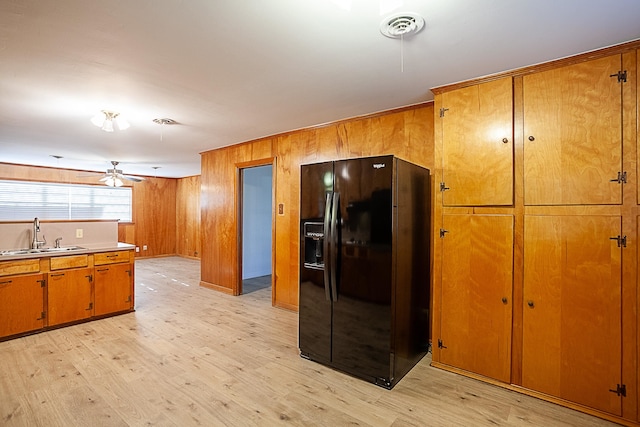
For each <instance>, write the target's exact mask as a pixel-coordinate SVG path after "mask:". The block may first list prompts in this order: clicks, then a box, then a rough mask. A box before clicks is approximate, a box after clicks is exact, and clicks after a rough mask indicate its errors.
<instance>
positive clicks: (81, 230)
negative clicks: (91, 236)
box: [76, 228, 84, 239]
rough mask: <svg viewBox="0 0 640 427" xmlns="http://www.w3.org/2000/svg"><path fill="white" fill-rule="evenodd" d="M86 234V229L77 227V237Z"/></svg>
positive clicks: (79, 237) (80, 237)
mask: <svg viewBox="0 0 640 427" xmlns="http://www.w3.org/2000/svg"><path fill="white" fill-rule="evenodd" d="M83 236H84V230H83V229H82V228H76V239H82V237H83Z"/></svg>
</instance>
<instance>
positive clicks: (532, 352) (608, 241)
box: [522, 215, 623, 415]
mask: <svg viewBox="0 0 640 427" xmlns="http://www.w3.org/2000/svg"><path fill="white" fill-rule="evenodd" d="M621 226H622V224H621V218H620V217H619V216H613V215H611V216H609V215H577V216H574V215H570V216H553V215H548V216H547V215H527V216H526V217H525V220H524V301H525V307H524V312H523V322H522V323H523V326H524V329H523V346H522V385H523V386H524V387H526V388H530V389H532V390H537V391H541V392H543V393H547V394H550V395H552V396H558V397H561V398H563V399H567V400H569V401H572V402H577V403H580V404H584V405H586V406H589V407H592V408H596V409H600V410H602V411H605V412H608V413H611V414H615V415H622V412H621V411H622V400H621V398H620V396H618V395H617V393H613V392H611V391H610V390H615V389H616V386H617V385H618V384H622V383H623V381H622V377H621V372H622V325H621V323H620V314H621V312H622V305H621V302H622V301H621V298H622V282H621V277H622V249H623V248H622V246H621V244H619V242H618V240H617V236H620V235H621ZM612 237H614V238H613V239H612Z"/></svg>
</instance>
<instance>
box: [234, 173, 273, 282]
mask: <svg viewBox="0 0 640 427" xmlns="http://www.w3.org/2000/svg"><path fill="white" fill-rule="evenodd" d="M240 182H241V195H242V198H241V208H240V216H241V218H240V226H241V231H240V234H241V236H242V239H241V242H242V243H241V245H242V250H241V252H240V256H241V259H240V268H241V272H240V273H241V278H242V280H241V285H240V292H239V293H240V294H248V293H251V292H257V291H261V290H263V289H267V288H269V289H270V288H271V282H272V277H271V276H272V248H273V246H272V224H273V218H272V215H273V200H272V194H273V190H272V188H273V165H271V164H268V165H261V166H253V167H247V168H242V169H240Z"/></svg>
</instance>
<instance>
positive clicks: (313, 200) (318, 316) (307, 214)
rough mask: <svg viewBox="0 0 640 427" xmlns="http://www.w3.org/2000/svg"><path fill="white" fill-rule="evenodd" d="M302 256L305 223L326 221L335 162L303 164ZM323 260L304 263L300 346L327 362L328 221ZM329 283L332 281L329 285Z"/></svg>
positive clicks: (328, 305)
mask: <svg viewBox="0 0 640 427" xmlns="http://www.w3.org/2000/svg"><path fill="white" fill-rule="evenodd" d="M300 175H301V177H300V227H301V231H300V257H301V260H302V259H303V257H304V256H305V250H306V248H305V238H304V235H303V233H304V230H303V229H304V224H305V223H309V222H313V223H319V224H325V221H324V220H325V210H326V206H327V196H330V195H331V194H332V192H333V163H332V162H328V163H320V164H315V165H306V166H302V168H301V170H300ZM324 228H325V230H324V233H325V239H324V240H325V241H324V242H323V252H325V253H323V259H324V261H325V266H324V268H322V269H319V268H307V267H305V265H304V263H303V262H302V261H301V262H300V297H299V298H300V299H299V317H298V319H299V322H298V327H299V330H298V332H299V334H298V337H299V343H298V345H299V347H300V351H301V354H302V355H303V356H305V357H309V358H312V359H314V360H317V361H321V362H324V363H330V361H331V313H332V307H331V300H330V295H329V296H328V295H327V294H326V289H328V288H325V273H328V270H327V260H328V254H327V253H326V250H327V249H326V247H327V245H326V241H327V236H326V232H327V231H328V230H327V229H326V224H325V227H324ZM327 286H328V284H327Z"/></svg>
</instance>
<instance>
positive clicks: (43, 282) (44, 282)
mask: <svg viewBox="0 0 640 427" xmlns="http://www.w3.org/2000/svg"><path fill="white" fill-rule="evenodd" d="M38 282H40V287H41V288H44V285H45V284H46V283H47V282H46V281H45V280H44V279H42V280H38Z"/></svg>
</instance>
